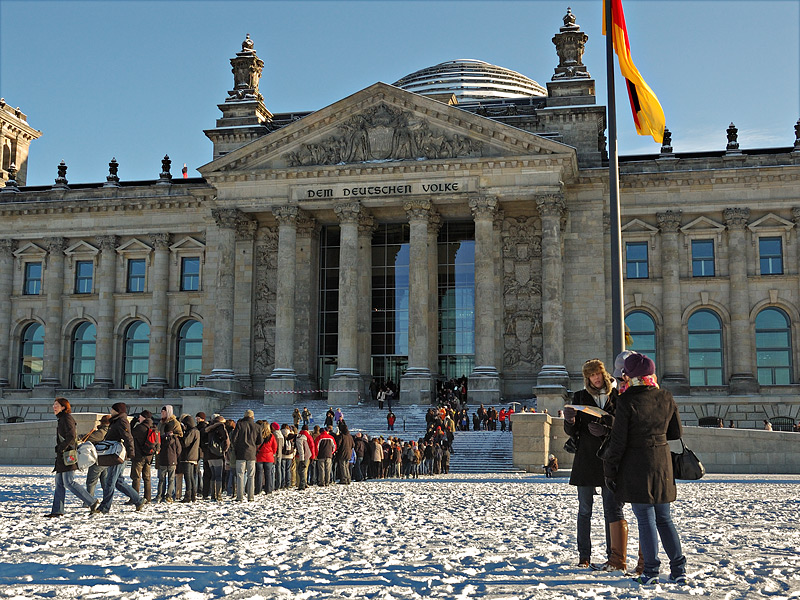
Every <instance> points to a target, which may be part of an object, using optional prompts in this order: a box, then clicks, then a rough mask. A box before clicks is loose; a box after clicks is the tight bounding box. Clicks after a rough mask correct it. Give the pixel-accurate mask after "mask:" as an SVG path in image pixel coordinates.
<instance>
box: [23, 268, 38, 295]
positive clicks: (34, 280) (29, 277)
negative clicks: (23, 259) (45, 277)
mask: <svg viewBox="0 0 800 600" xmlns="http://www.w3.org/2000/svg"><path fill="white" fill-rule="evenodd" d="M22 293H23V294H25V295H26V296H38V295H39V294H41V293H42V263H40V262H29V263H25V282H24V284H23V288H22Z"/></svg>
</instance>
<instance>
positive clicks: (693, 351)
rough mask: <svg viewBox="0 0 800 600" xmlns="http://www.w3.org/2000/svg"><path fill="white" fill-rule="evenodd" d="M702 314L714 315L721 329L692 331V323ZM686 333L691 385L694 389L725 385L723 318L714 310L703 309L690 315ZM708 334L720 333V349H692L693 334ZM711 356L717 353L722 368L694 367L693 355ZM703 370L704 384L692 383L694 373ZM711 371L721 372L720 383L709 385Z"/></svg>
mask: <svg viewBox="0 0 800 600" xmlns="http://www.w3.org/2000/svg"><path fill="white" fill-rule="evenodd" d="M700 313H708V314H710V315H712V316H713V317H714V318H715V319H716V321H717V323H718V325H719V329H714V330H711V329H698V330H696V331H692V329H691V322H692V318H693V317H695V316H696V315H698V314H700ZM686 333H687V340H686V341H687V343H686V357H687V360H688V373H689V385H690V386H692V387H714V386H722V385H725V325H724V323H723V321H722V317H720V316H719V313H717V312H716V311H715V310H713V309H712V308H708V307H702V308H699V309H697V310H695V311H694V312H692V314H691V315H689V318H688V319H687V320H686ZM708 333H715V334H716V333H719V348H711V347H705V348H704V347H700V348H694V349H693V348H692V347H691V344H692V341H691V337H692V334H708ZM700 353H703V354H711V353H717V354H719V357H720V360H719V362H720V366H719V367H692V354H700ZM699 370H702V372H703V382H704V383H701V384H697V383H693V382H692V372H693V371H699ZM711 371H718V372H719V380H720V381H719V383H709V382H708V379H709V377H708V374H709V372H711Z"/></svg>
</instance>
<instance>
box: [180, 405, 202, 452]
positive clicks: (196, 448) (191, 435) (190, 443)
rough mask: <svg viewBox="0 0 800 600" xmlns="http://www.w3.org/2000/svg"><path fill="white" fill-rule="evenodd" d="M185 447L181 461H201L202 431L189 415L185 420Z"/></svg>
mask: <svg viewBox="0 0 800 600" xmlns="http://www.w3.org/2000/svg"><path fill="white" fill-rule="evenodd" d="M183 425H184V429H183V449H182V450H181V462H190V463H196V462H199V461H200V431H198V429H197V427H195V426H194V419H193V418H192V417H191V416H187V417H186V418H185V419H184V421H183Z"/></svg>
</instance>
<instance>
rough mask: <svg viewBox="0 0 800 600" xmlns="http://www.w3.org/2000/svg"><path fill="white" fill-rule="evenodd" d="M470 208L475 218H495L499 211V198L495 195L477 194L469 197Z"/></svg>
mask: <svg viewBox="0 0 800 600" xmlns="http://www.w3.org/2000/svg"><path fill="white" fill-rule="evenodd" d="M469 209H470V210H471V211H472V218H474V219H493V218H494V215H495V213H496V212H497V198H495V197H494V196H475V197H473V198H470V199H469Z"/></svg>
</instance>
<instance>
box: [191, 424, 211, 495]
mask: <svg viewBox="0 0 800 600" xmlns="http://www.w3.org/2000/svg"><path fill="white" fill-rule="evenodd" d="M194 418H195V420H196V421H197V431H199V432H200V462H199V463H198V465H197V468H198V471H199V470H200V465H201V464H202V465H203V472H202V474H201V473H198V474H197V475H198V477H197V486H198V493H202V494H203V500H205V499H207V498H208V495H209V493H210V491H211V467H210V466H209V464H208V457H207V456H206V450H208V435H207V434H206V428H207V427H208V425H209V423H208V421H206V413H204V412H202V411H201V412H199V413H197V414H196V415H195V416H194Z"/></svg>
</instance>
